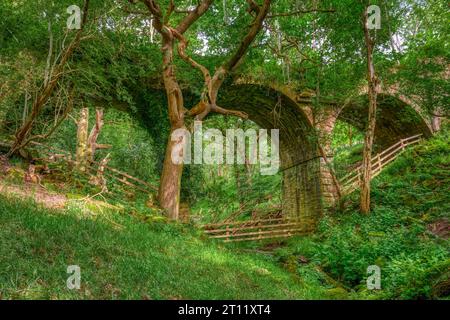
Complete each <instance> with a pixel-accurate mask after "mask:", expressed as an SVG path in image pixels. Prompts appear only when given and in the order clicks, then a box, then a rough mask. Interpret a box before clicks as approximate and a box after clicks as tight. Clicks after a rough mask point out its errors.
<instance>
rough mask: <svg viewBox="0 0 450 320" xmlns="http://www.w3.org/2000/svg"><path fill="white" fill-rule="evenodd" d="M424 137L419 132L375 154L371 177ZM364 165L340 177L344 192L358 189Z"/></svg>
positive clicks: (372, 161)
mask: <svg viewBox="0 0 450 320" xmlns="http://www.w3.org/2000/svg"><path fill="white" fill-rule="evenodd" d="M421 139H422V134H418V135H415V136H412V137H409V138H406V139H401V140H400V141H399V142H397V143H396V144H394V145H392V146H390V147H389V148H387V149H386V150H384V151H382V152H380V153H378V154H377V155H375V156H374V157H373V158H372V160H371V168H372V175H371V179H373V178H375V177H376V176H378V175H379V174H380V173H381V171H382V170H383V168H384V167H386V166H387V165H388V164H389V163H391V162H392V161H394V160H395V159H396V158H397V157H398V156H399V155H400V154H401V153H402V152H403V151H404V150H405V149H406V147H408V146H410V145H413V144H416V143H418V142H419V141H421ZM361 177H362V165H360V166H359V167H357V168H356V169H354V170H352V171H351V172H350V173H348V174H347V175H346V176H344V177H343V178H341V179H340V185H341V189H342V193H343V194H349V193H352V192H353V191H355V190H357V189H358V188H359V186H360V184H361Z"/></svg>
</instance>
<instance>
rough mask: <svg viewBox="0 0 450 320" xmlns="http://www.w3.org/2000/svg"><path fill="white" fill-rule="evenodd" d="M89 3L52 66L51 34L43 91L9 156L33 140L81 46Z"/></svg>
mask: <svg viewBox="0 0 450 320" xmlns="http://www.w3.org/2000/svg"><path fill="white" fill-rule="evenodd" d="M89 1H90V0H85V1H84V6H83V10H82V14H83V15H82V20H81V25H80V29H78V31H77V32H76V34H75V37H74V38H73V39H72V41H71V42H70V44H69V45H68V46H67V48H65V49H64V51H63V52H61V53H60V55H59V56H58V57H56V59H55V61H54V65H53V66H50V60H51V59H50V58H51V53H52V51H53V49H52V48H53V43H52V42H53V40H52V36H51V34H50V46H49V47H50V48H49V55H48V60H47V61H48V63H47V68H46V72H45V76H44V81H43V85H42V87H41V89H40V90H39V92H38V93H37V94H36V97H35V99H34V101H33V105H32V107H31V111H30V114H29V115H28V117H27V119H26V121H24V123H23V124H22V126H21V127H20V128H19V129H18V130H17V131H16V134H15V140H14V142H13V144H12V146H11V149H10V150H9V152H8V154H7V156H11V155H13V154H14V153H15V152H17V151H18V150H20V149H21V148H23V147H25V146H26V144H28V143H29V142H30V141H31V140H30V139H27V137H28V136H29V134H30V133H31V130H32V128H33V125H34V123H35V122H36V120H37V118H38V116H39V115H40V113H41V112H42V109H43V108H44V106H45V104H46V103H47V102H48V100H49V99H50V97H51V96H52V94H53V92H54V90H55V88H56V87H57V84H58V82H59V81H60V80H61V78H62V77H63V75H64V74H65V71H64V70H65V67H66V64H67V62H68V61H69V59H70V57H71V56H72V54H73V52H74V51H75V49H76V48H77V47H78V46H79V44H80V41H81V36H82V34H83V30H84V28H85V26H86V21H87V16H88V10H89ZM49 30H50V24H49Z"/></svg>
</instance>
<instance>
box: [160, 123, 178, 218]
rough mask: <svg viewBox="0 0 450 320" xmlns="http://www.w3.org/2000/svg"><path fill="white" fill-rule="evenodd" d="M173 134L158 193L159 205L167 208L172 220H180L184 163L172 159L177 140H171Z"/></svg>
mask: <svg viewBox="0 0 450 320" xmlns="http://www.w3.org/2000/svg"><path fill="white" fill-rule="evenodd" d="M173 131H174V130H171V132H170V133H171V134H172V132H173ZM171 134H170V135H169V140H168V142H167V147H166V154H165V157H164V164H163V170H162V174H161V179H160V184H159V194H158V195H159V205H160V206H161V208H163V209H165V210H166V213H167V217H168V218H169V219H171V220H178V218H179V210H180V209H179V208H180V193H181V177H182V175H183V164H175V163H173V161H172V151H173V150H174V147H175V145H176V144H177V141H172V140H171Z"/></svg>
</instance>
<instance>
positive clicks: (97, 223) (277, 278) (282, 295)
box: [0, 132, 450, 299]
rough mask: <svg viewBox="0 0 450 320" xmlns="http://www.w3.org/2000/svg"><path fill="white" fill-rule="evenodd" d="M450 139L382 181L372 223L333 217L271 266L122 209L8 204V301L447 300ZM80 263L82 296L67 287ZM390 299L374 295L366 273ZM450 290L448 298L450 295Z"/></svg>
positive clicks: (350, 204) (416, 153)
mask: <svg viewBox="0 0 450 320" xmlns="http://www.w3.org/2000/svg"><path fill="white" fill-rule="evenodd" d="M449 148H450V146H449V134H448V132H447V133H443V134H442V135H441V136H440V137H437V138H435V139H433V140H432V141H430V142H427V143H425V144H423V145H421V146H418V147H416V148H415V149H413V150H410V151H408V152H407V153H406V154H405V155H404V156H402V157H400V158H399V159H398V160H397V161H396V162H395V163H393V164H392V165H391V166H389V167H388V169H387V170H386V171H385V172H384V173H383V174H382V175H380V176H379V177H378V178H377V179H376V180H375V181H374V188H373V201H374V203H375V205H374V208H373V211H372V214H371V215H370V216H368V217H363V216H361V215H359V214H358V213H357V195H356V194H355V195H353V196H352V198H351V199H348V201H347V209H346V210H345V211H344V212H336V213H333V214H331V215H328V216H325V217H324V219H323V221H322V222H321V224H320V228H319V232H318V233H317V234H315V235H313V236H310V237H303V238H294V239H292V240H290V241H289V242H288V243H287V245H286V246H283V247H281V248H279V249H278V250H276V252H275V256H274V257H267V256H264V255H255V254H243V253H239V252H242V251H239V250H238V249H241V248H242V247H244V248H248V247H249V246H250V247H255V246H258V244H247V245H237V246H236V247H230V248H225V247H223V246H221V245H220V244H215V243H212V242H210V241H208V240H206V239H204V237H202V236H201V235H200V234H196V233H195V231H193V230H192V229H189V228H186V227H181V226H176V225H167V224H164V223H161V222H153V223H144V222H142V221H140V220H137V219H136V218H133V217H130V216H128V215H126V214H122V215H121V214H119V213H114V212H109V213H104V214H97V215H92V214H89V213H86V212H85V211H84V210H83V209H80V208H78V209H77V208H73V209H70V210H68V211H67V212H61V211H49V210H47V209H42V208H36V206H35V204H33V203H24V202H22V201H20V200H17V199H6V198H4V197H0V225H1V228H0V293H1V295H2V297H3V298H54V299H64V298H87V299H90V298H137V299H141V298H144V299H145V298H151V299H177V298H193V299H201V298H204V299H218V298H222V299H260V298H265V299H303V298H330V297H331V298H438V297H439V298H445V296H446V295H447V296H448V291H446V290H448V283H449V280H448V279H449V273H448V270H449V267H450V255H449V251H448V248H449V242H448V240H445V239H442V238H440V237H436V236H435V235H433V234H432V233H431V232H429V231H428V229H429V226H430V225H432V224H433V223H434V222H435V221H442V220H443V219H444V220H445V219H448V213H449V209H450V208H449V204H450V201H449V194H448V190H449V186H450V173H449V171H450V170H449V169H450V168H449V163H450V156H449V153H448V150H449ZM71 264H77V265H79V266H80V267H81V271H82V288H81V290H79V291H69V290H68V289H66V279H67V276H68V275H67V274H66V268H67V266H68V265H71ZM372 264H377V265H379V266H380V267H381V270H382V290H381V291H377V292H368V291H367V290H366V289H365V288H366V286H365V279H366V269H367V266H369V265H372ZM445 288H447V289H445Z"/></svg>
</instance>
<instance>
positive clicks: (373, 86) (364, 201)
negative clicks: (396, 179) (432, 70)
mask: <svg viewBox="0 0 450 320" xmlns="http://www.w3.org/2000/svg"><path fill="white" fill-rule="evenodd" d="M367 15H368V13H367V10H366V11H365V13H364V36H365V42H366V47H367V82H368V87H369V88H368V89H369V90H368V94H369V110H368V113H369V114H368V121H367V129H366V135H365V138H364V151H363V161H362V179H361V199H360V210H361V213H364V214H368V213H370V180H371V176H372V166H371V158H372V147H373V140H374V135H375V124H376V112H377V90H378V79H377V77H376V74H375V67H374V63H373V48H374V41H373V40H372V38H371V36H370V33H369V29H368V25H367V19H368V17H367Z"/></svg>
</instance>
